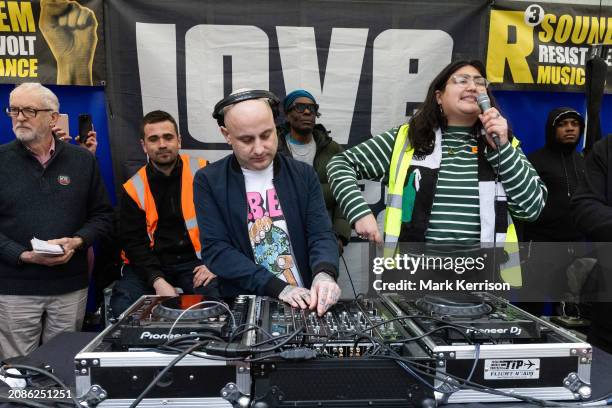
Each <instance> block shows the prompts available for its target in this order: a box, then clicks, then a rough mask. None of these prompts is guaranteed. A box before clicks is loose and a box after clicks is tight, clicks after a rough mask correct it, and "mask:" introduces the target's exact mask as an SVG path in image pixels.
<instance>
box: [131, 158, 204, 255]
mask: <svg viewBox="0 0 612 408" xmlns="http://www.w3.org/2000/svg"><path fill="white" fill-rule="evenodd" d="M179 157H180V158H181V160H182V161H183V171H182V175H181V210H182V212H183V219H184V220H185V228H186V229H187V232H188V233H189V238H190V239H191V243H192V244H193V248H194V249H195V252H196V256H197V257H198V259H202V254H201V253H200V252H201V250H202V245H201V244H200V230H199V229H198V222H197V220H196V214H195V205H194V204H193V177H194V176H195V173H196V172H197V171H198V170H199V169H201V168H203V167H206V165H207V164H208V162H207V161H206V160H204V159H200V158H197V157H190V156H188V155H186V154H181V155H180V156H179ZM146 167H147V166H143V167H141V168H140V170H138V171H137V172H136V174H134V175H133V176H132V177H131V178H130V179H129V180H128V181H126V182H125V183H124V184H123V188H124V189H125V191H126V193H128V195H129V196H130V197H131V198H132V200H134V202H136V204H138V207H139V208H140V209H141V210H143V211H144V212H145V218H146V220H147V234H148V235H149V240H150V241H151V242H150V245H151V248H153V245H154V241H153V240H154V236H155V230H156V229H157V220H158V219H159V216H158V214H157V208H156V207H155V200H154V199H153V194H152V193H151V188H150V187H149V181H148V180H147V169H146ZM124 260H125V259H124Z"/></svg>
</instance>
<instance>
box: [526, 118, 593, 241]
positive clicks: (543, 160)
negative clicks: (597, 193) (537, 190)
mask: <svg viewBox="0 0 612 408" xmlns="http://www.w3.org/2000/svg"><path fill="white" fill-rule="evenodd" d="M583 131H584V118H583V117H582V115H581V114H580V113H578V112H577V111H576V110H574V109H572V108H566V107H561V108H556V109H553V110H551V111H550V113H549V114H548V119H547V120H546V144H545V145H544V147H542V148H541V149H539V150H536V151H535V152H533V153H531V154H530V155H528V156H527V158H528V159H529V161H530V162H531V164H532V165H533V167H534V168H535V169H536V171H537V172H538V175H539V176H540V178H541V179H542V181H544V184H546V188H548V198H547V199H546V206H545V207H544V210H542V213H541V214H540V216H539V217H538V219H537V220H536V221H534V222H530V223H525V225H524V229H523V231H524V236H523V240H524V241H536V242H571V241H581V240H583V237H582V234H580V232H578V230H577V229H576V226H575V224H574V221H573V218H572V215H571V212H570V199H571V197H572V196H573V195H574V193H575V192H576V188H577V186H578V183H579V179H580V175H581V173H583V172H584V158H583V157H582V154H580V153H578V152H577V151H576V145H577V144H578V142H579V141H580V137H581V136H582V132H583Z"/></svg>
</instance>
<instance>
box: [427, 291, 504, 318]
mask: <svg viewBox="0 0 612 408" xmlns="http://www.w3.org/2000/svg"><path fill="white" fill-rule="evenodd" d="M415 303H416V305H417V307H418V308H419V309H421V310H422V311H423V312H425V313H427V314H429V315H440V316H455V317H480V316H483V315H486V314H489V313H491V311H492V310H493V308H492V307H491V305H489V304H488V303H485V301H484V300H482V299H481V298H479V297H478V296H475V295H472V294H454V295H445V296H436V295H425V296H423V297H422V298H421V299H418V300H417V301H416V302H415Z"/></svg>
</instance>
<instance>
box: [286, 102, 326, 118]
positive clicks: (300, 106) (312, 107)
mask: <svg viewBox="0 0 612 408" xmlns="http://www.w3.org/2000/svg"><path fill="white" fill-rule="evenodd" d="M292 109H295V111H296V112H299V113H304V112H305V111H306V109H308V110H309V111H310V112H311V113H314V114H315V115H316V114H317V112H319V105H318V104H316V103H301V102H296V103H294V104H293V105H291V107H290V108H289V111H291V110H292Z"/></svg>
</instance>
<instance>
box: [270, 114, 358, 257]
mask: <svg viewBox="0 0 612 408" xmlns="http://www.w3.org/2000/svg"><path fill="white" fill-rule="evenodd" d="M276 130H277V133H278V152H279V153H282V154H285V155H287V156H289V157H293V156H292V154H291V151H290V150H289V147H288V146H287V135H288V134H289V132H290V130H289V123H287V122H285V123H284V124H283V125H282V126H279V127H277V128H276ZM312 136H313V140H314V142H315V145H316V147H317V150H316V152H315V157H314V161H313V163H312V167H313V168H314V170H315V172H316V173H317V176H318V177H319V183H321V190H322V191H323V199H324V200H325V207H326V208H327V213H328V214H329V217H330V219H331V222H332V228H333V230H334V233H335V234H336V236H337V237H338V238H340V239H341V240H342V243H343V244H344V245H347V244H348V242H349V240H350V239H351V226H350V224H349V223H348V221H347V220H346V218H344V215H343V214H342V210H341V209H340V206H339V205H338V203H337V202H336V199H335V198H334V195H333V194H332V192H331V188H330V186H329V180H328V179H327V169H326V166H327V163H328V162H329V161H330V160H331V158H332V157H333V156H334V155H336V154H338V153H340V152H342V147H341V146H340V145H339V144H338V143H336V142H334V141H333V140H332V138H331V137H330V136H329V132H328V131H327V130H326V129H325V128H324V127H323V125H320V124H317V125H315V127H314V129H313V130H312Z"/></svg>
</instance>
